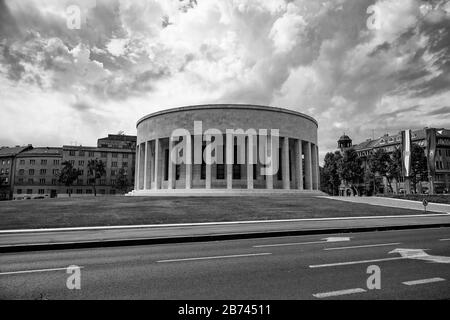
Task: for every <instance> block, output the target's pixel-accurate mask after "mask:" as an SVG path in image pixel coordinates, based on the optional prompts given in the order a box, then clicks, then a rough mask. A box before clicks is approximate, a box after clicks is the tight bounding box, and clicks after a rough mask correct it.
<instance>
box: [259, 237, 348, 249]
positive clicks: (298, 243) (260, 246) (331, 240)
mask: <svg viewBox="0 0 450 320" xmlns="http://www.w3.org/2000/svg"><path fill="white" fill-rule="evenodd" d="M342 241H350V237H328V238H323V239H320V241H308V242H290V243H275V244H260V245H256V246H253V248H264V247H283V246H297V245H304V244H318V243H331V242H342Z"/></svg>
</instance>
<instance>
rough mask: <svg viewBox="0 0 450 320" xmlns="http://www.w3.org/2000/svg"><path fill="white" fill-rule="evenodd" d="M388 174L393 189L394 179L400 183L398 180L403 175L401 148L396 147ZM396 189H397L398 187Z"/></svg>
mask: <svg viewBox="0 0 450 320" xmlns="http://www.w3.org/2000/svg"><path fill="white" fill-rule="evenodd" d="M387 176H388V177H389V179H388V182H389V185H390V187H391V190H392V189H393V188H392V181H393V180H394V179H395V181H397V184H398V181H400V178H401V177H402V151H401V149H400V148H397V149H395V151H394V152H393V153H392V154H391V161H390V163H389V165H388V168H387ZM395 189H396V191H397V190H398V187H397V188H395Z"/></svg>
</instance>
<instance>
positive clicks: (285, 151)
mask: <svg viewBox="0 0 450 320" xmlns="http://www.w3.org/2000/svg"><path fill="white" fill-rule="evenodd" d="M281 152H282V158H283V159H282V160H283V163H282V164H281V165H282V171H283V172H282V173H283V189H290V187H291V186H290V181H289V138H288V137H284V138H283V146H282V151H281Z"/></svg>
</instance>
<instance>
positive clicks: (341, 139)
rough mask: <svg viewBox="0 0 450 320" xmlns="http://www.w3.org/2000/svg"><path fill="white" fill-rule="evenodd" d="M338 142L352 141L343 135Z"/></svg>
mask: <svg viewBox="0 0 450 320" xmlns="http://www.w3.org/2000/svg"><path fill="white" fill-rule="evenodd" d="M339 141H352V139H350V137H349V136H347V135H346V134H344V135H342V136H341V137H340V138H339Z"/></svg>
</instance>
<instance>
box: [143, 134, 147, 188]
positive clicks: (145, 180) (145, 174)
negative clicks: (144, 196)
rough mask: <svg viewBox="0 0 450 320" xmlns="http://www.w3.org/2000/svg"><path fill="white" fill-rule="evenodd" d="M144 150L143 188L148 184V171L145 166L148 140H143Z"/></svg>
mask: <svg viewBox="0 0 450 320" xmlns="http://www.w3.org/2000/svg"><path fill="white" fill-rule="evenodd" d="M144 144H145V150H144V152H145V153H144V190H147V189H148V185H147V181H148V176H147V174H148V172H147V167H148V157H147V155H148V141H145V143H144Z"/></svg>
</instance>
